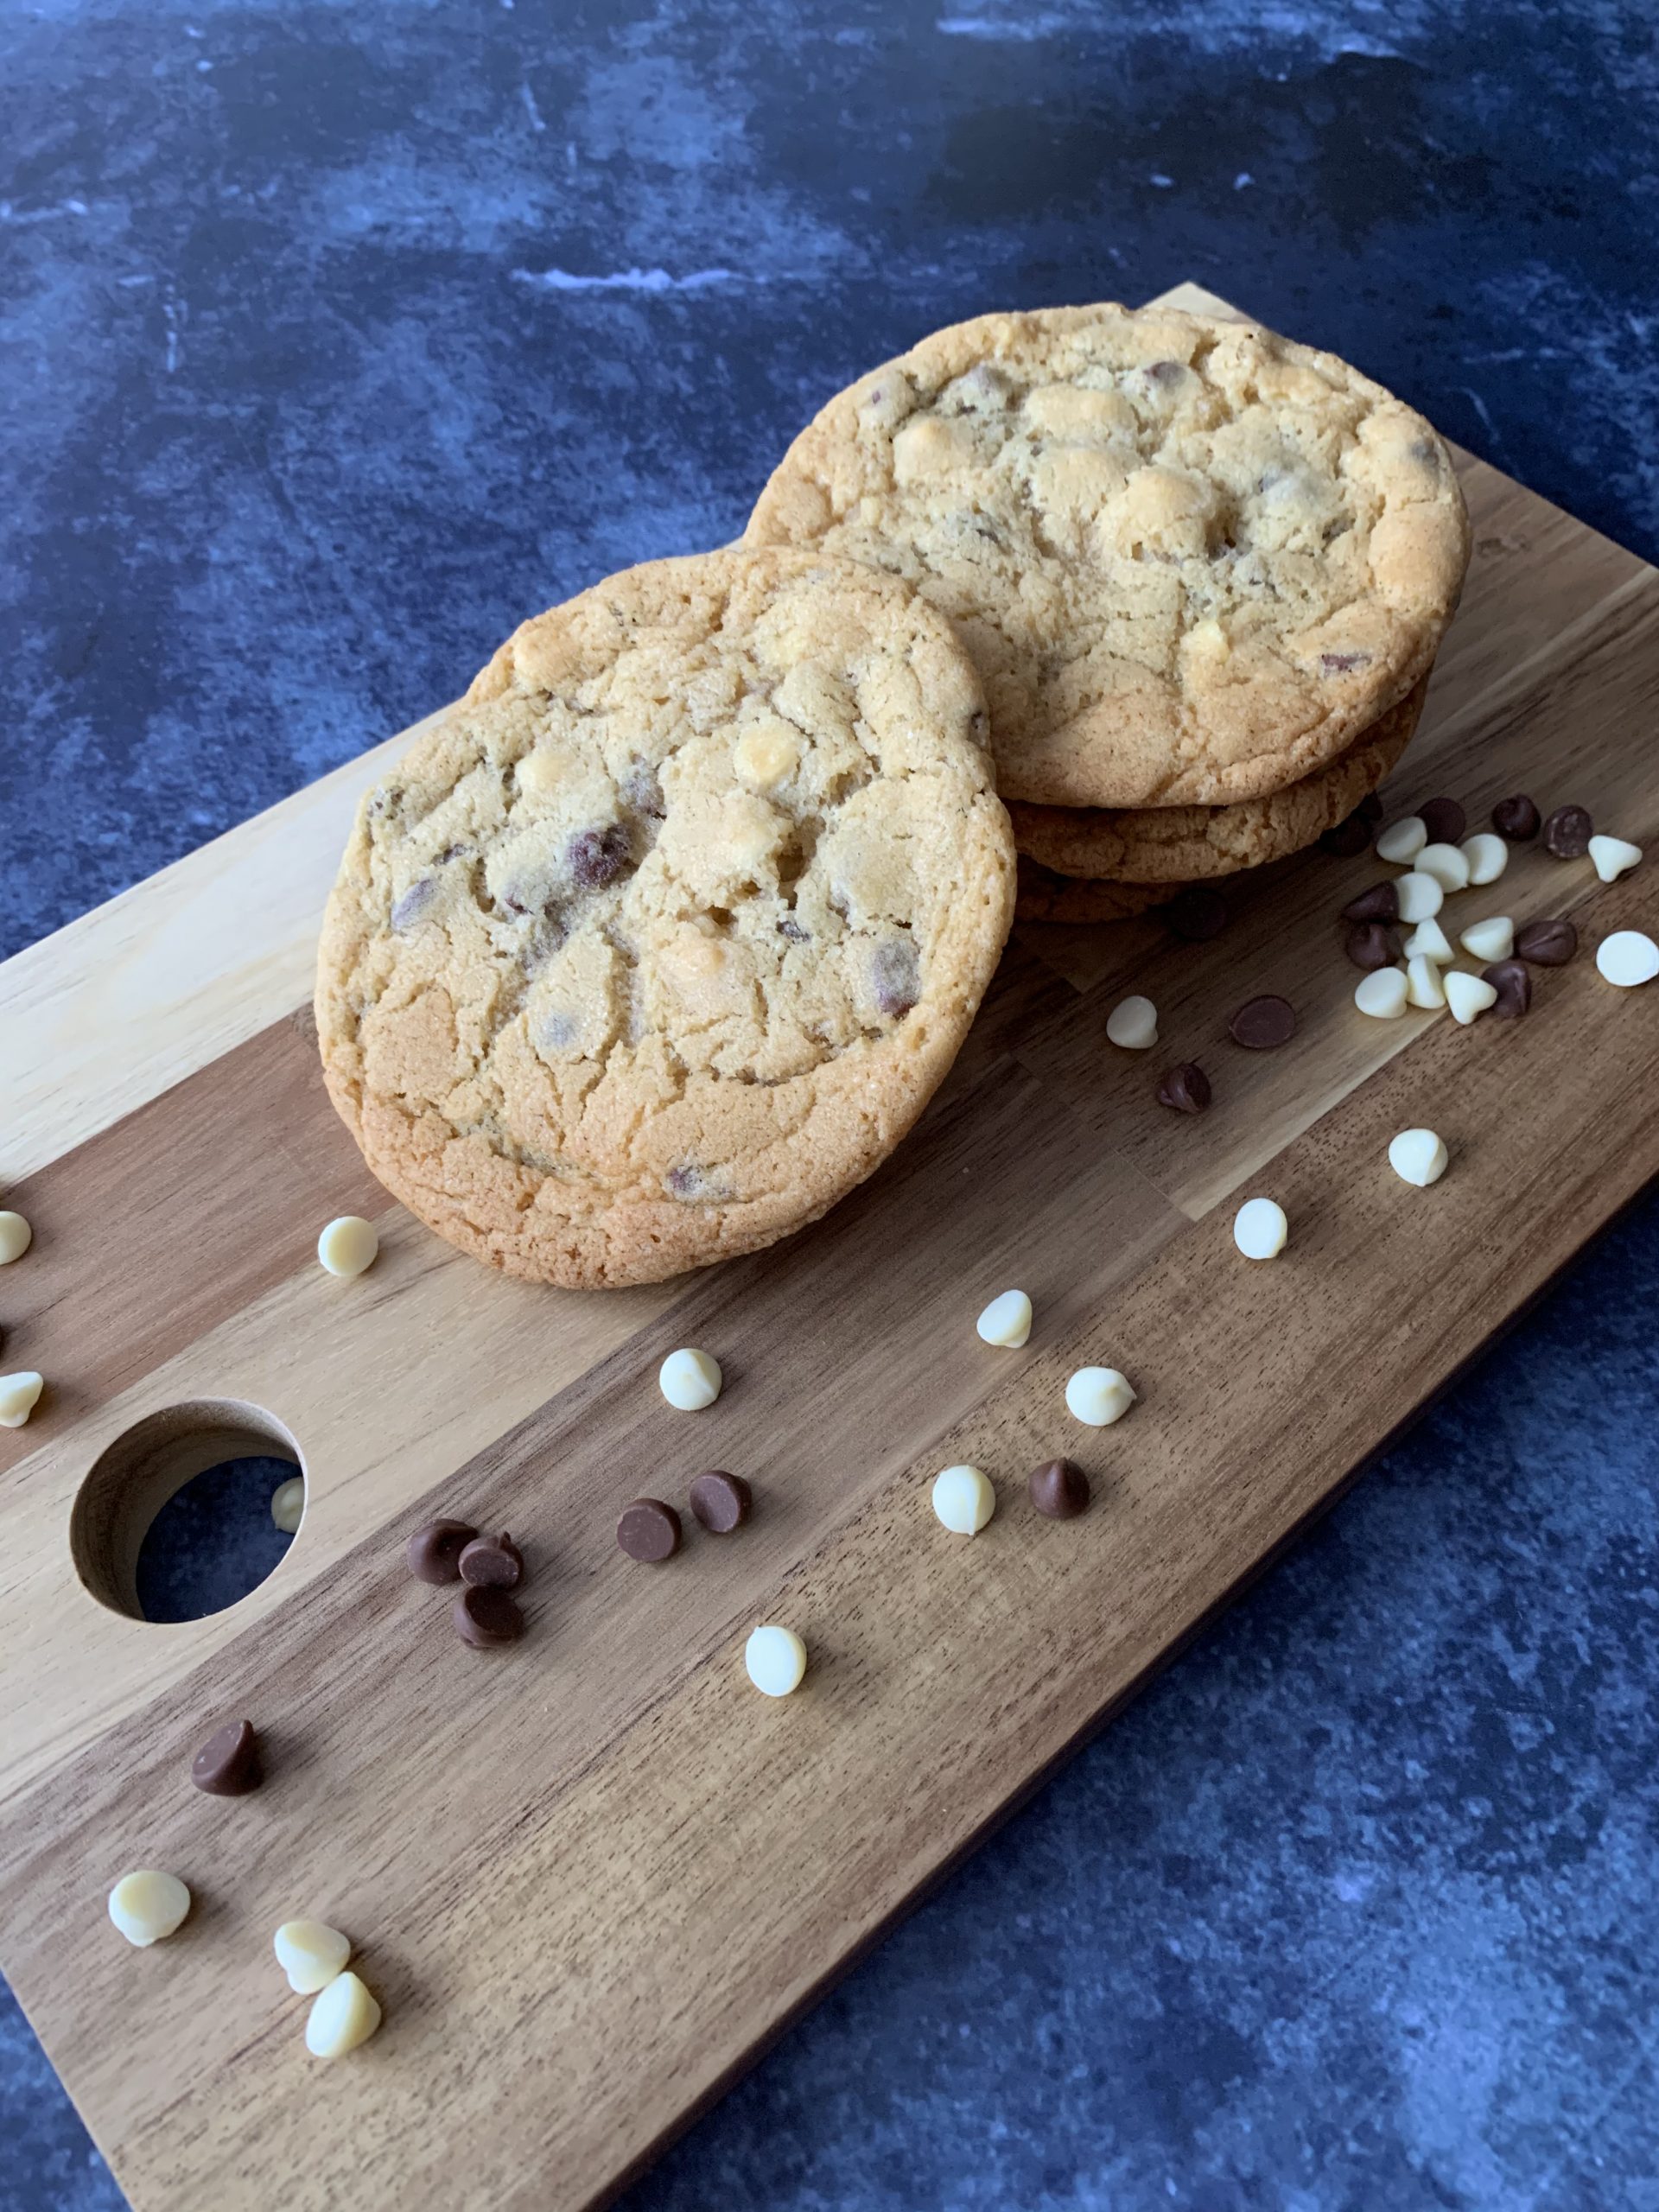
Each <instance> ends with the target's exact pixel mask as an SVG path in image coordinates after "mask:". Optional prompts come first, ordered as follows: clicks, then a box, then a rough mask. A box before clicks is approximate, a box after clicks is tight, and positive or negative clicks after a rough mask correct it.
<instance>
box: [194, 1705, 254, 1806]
mask: <svg viewBox="0 0 1659 2212" xmlns="http://www.w3.org/2000/svg"><path fill="white" fill-rule="evenodd" d="M190 1779H191V1781H192V1782H194V1783H195V1785H196V1787H197V1789H205V1790H206V1791H207V1795H208V1796H210V1797H245V1796H247V1794H248V1792H249V1790H251V1789H257V1788H258V1787H259V1784H260V1783H261V1781H262V1780H263V1779H264V1777H263V1776H262V1775H261V1773H260V1770H259V1738H257V1736H256V1735H255V1734H254V1732H253V1723H252V1722H251V1720H227V1721H226V1724H225V1726H223V1727H222V1728H216V1729H215V1730H214V1731H213V1734H212V1735H211V1736H210V1737H209V1738H207V1742H206V1743H205V1744H204V1745H202V1747H201V1749H200V1751H198V1752H197V1753H196V1756H195V1757H194V1758H193V1759H192V1760H191V1762H190Z"/></svg>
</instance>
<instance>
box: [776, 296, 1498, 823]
mask: <svg viewBox="0 0 1659 2212" xmlns="http://www.w3.org/2000/svg"><path fill="white" fill-rule="evenodd" d="M747 538H748V541H749V542H750V543H767V544H795V545H817V546H821V547H822V548H823V549H824V550H826V551H829V552H833V553H836V554H841V555H844V556H849V557H850V558H852V559H855V560H857V561H861V562H864V563H868V564H869V565H870V566H872V567H874V568H878V569H887V570H888V571H890V572H892V573H893V574H895V575H902V576H905V577H906V578H908V579H909V580H910V581H911V582H913V583H914V584H915V585H916V586H917V588H918V589H919V590H920V591H921V592H922V593H923V594H925V597H926V598H927V599H929V600H930V601H931V602H932V604H933V605H934V606H935V607H939V608H940V609H942V610H943V612H944V613H946V614H948V615H949V616H950V619H951V620H952V622H953V623H954V624H955V625H956V626H957V632H958V634H959V635H960V637H961V638H962V639H963V642H964V644H965V645H967V647H968V649H969V652H971V653H972V655H973V657H974V660H975V663H976V666H977V667H978V669H979V671H980V674H981V676H982V678H983V679H984V683H985V690H986V695H987V697H988V701H989V704H990V709H991V726H992V744H993V748H994V750H995V755H996V764H997V780H998V785H999V788H1000V789H1001V792H1002V795H1003V797H1004V798H1013V799H1022V800H1026V801H1027V802H1029V803H1031V804H1036V805H1046V806H1091V807H1146V806H1178V805H1179V806H1186V805H1196V806H1218V805H1230V804H1233V803H1235V802H1236V801H1237V800H1240V799H1249V798H1261V797H1262V796H1264V795H1265V794H1266V793H1268V792H1269V791H1279V790H1281V789H1282V788H1283V787H1284V786H1285V785H1287V784H1293V783H1295V782H1296V781H1298V780H1299V779H1300V778H1302V777H1305V776H1308V775H1311V774H1313V772H1315V771H1316V770H1318V769H1319V768H1321V767H1323V766H1325V765H1326V764H1327V763H1329V762H1331V761H1332V760H1335V759H1336V758H1337V757H1338V755H1339V754H1340V753H1344V752H1345V751H1346V750H1347V749H1348V748H1349V747H1351V745H1352V744H1353V742H1354V741H1355V739H1356V738H1357V736H1358V734H1359V733H1360V732H1361V731H1362V730H1363V729H1364V728H1366V727H1367V726H1368V725H1369V724H1370V723H1372V722H1374V721H1376V720H1377V718H1378V716H1379V715H1383V713H1385V712H1386V711H1387V710H1388V709H1389V708H1390V707H1392V706H1393V705H1394V704H1395V702H1396V701H1398V700H1400V699H1402V697H1403V696H1405V694H1406V693H1407V692H1408V691H1409V690H1411V689H1412V687H1413V685H1414V684H1415V683H1417V682H1418V681H1419V679H1420V678H1421V677H1423V676H1425V675H1426V674H1427V671H1428V669H1429V666H1430V664H1431V663H1432V662H1433V658H1434V653H1435V650H1436V648H1437V646H1438V645H1439V644H1440V637H1441V634H1442V632H1444V630H1445V628H1446V624H1447V622H1448V621H1449V620H1451V617H1452V611H1453V609H1454V608H1455V607H1456V605H1457V601H1458V594H1459V589H1460V588H1461V586H1462V582H1463V575H1464V570H1465V566H1466V565H1467V562H1468V554H1469V525H1468V518H1467V516H1466V514H1465V508H1464V503H1463V497H1462V494H1461V493H1460V491H1459V487H1458V483H1457V479H1456V477H1455V475H1454V474H1453V471H1452V460H1451V456H1450V454H1449V453H1448V452H1447V450H1446V446H1445V444H1444V443H1443V442H1442V441H1441V440H1440V438H1439V437H1438V436H1437V435H1436V434H1435V432H1434V431H1433V429H1431V428H1430V427H1429V425H1428V423H1426V422H1425V421H1424V420H1423V418H1422V416H1421V415H1418V414H1415V413H1414V412H1413V410H1411V409H1410V408H1408V407H1407V406H1404V405H1402V403H1401V402H1400V401H1399V400H1397V399H1395V398H1393V397H1390V396H1389V393H1388V392H1386V391H1383V388H1382V386H1381V385H1376V384H1373V383H1372V382H1371V381H1370V378H1366V377H1363V376H1361V375H1360V374H1359V373H1358V372H1357V371H1356V370H1354V369H1351V368H1350V367H1349V366H1348V365H1347V364H1346V363H1345V362H1344V361H1340V360H1338V359H1336V357H1335V356H1334V355H1332V354H1330V353H1316V352H1314V351H1313V349H1312V348H1311V347H1308V346H1297V345H1294V344H1291V343H1289V342H1288V341H1287V340H1284V339H1281V338H1278V337H1275V336H1274V335H1273V334H1271V333H1270V332H1268V331H1265V330H1262V329H1259V328H1257V327H1254V326H1253V325H1249V324H1243V323H1235V322H1230V321H1218V320H1211V319H1209V318H1205V317H1202V316H1198V315H1185V314H1180V313H1178V312H1176V311H1174V310H1173V309H1170V308H1145V309H1142V310H1141V311H1139V312H1136V311H1134V310H1132V309H1129V308H1122V307H1117V306H1112V305H1105V306H1099V307H1085V308H1045V309H1041V310H1039V311H1038V312H1036V313H1033V314H1023V315H982V316H980V317H978V318H977V319H976V320H975V321H971V322H964V323H958V324H956V325H955V326H953V327H951V328H950V329H947V330H942V331H938V332H936V333H935V334H933V335H932V336H931V338H926V339H924V340H923V341H922V342H921V344H920V345H919V346H915V347H914V348H913V349H912V351H911V352H910V353H906V354H904V355H902V356H901V357H900V358H899V359H897V360H894V361H889V362H888V363H887V365H886V366H885V367H883V368H880V369H876V370H875V371H874V372H872V373H871V374H870V375H868V376H867V377H863V378H861V379H860V380H859V382H858V383H857V384H855V385H853V386H851V387H850V388H849V390H847V391H843V392H842V393H841V394H839V396H838V397H836V398H834V399H832V400H831V401H830V402H829V405H828V406H827V407H825V408H824V409H823V412H822V413H821V414H820V415H819V416H817V419H816V420H815V421H814V422H813V423H810V424H809V426H808V427H807V429H804V431H802V433H801V435H799V437H798V438H797V439H796V441H795V442H794V444H793V445H792V446H791V448H790V449H789V451H788V453H787V454H785V457H784V459H783V461H781V462H780V463H779V467H778V468H777V470H776V471H775V472H774V474H773V475H772V480H771V481H770V482H769V483H768V484H767V486H766V489H765V491H764V492H763V493H761V495H760V502H759V504H758V505H757V506H756V508H755V511H754V513H753V517H752V518H751V520H750V523H749V525H748V530H747Z"/></svg>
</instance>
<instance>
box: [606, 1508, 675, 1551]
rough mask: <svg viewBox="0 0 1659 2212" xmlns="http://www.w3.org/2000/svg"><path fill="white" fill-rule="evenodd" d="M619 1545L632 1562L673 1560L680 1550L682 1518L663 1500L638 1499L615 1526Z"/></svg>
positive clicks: (625, 1510) (626, 1509) (624, 1512)
mask: <svg viewBox="0 0 1659 2212" xmlns="http://www.w3.org/2000/svg"><path fill="white" fill-rule="evenodd" d="M616 1541H617V1542H618V1543H619V1545H620V1547H621V1548H622V1549H623V1550H624V1551H625V1552H626V1554H627V1555H628V1557H629V1558H630V1559H641V1560H648V1561H650V1562H652V1563H653V1564H654V1563H655V1562H656V1561H657V1560H664V1559H672V1558H673V1556H674V1554H675V1553H676V1552H677V1551H678V1549H679V1548H680V1516H679V1515H678V1514H677V1512H676V1511H675V1510H674V1509H673V1507H672V1506H671V1505H664V1503H663V1501H662V1500H661V1498H660V1497H636V1498H635V1499H634V1501H633V1503H632V1505H630V1506H627V1507H626V1508H625V1509H624V1510H623V1514H622V1518H621V1519H620V1521H619V1522H617V1524H616Z"/></svg>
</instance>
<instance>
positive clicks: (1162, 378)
mask: <svg viewBox="0 0 1659 2212" xmlns="http://www.w3.org/2000/svg"><path fill="white" fill-rule="evenodd" d="M1185 374H1186V367H1185V363H1184V362H1181V361H1151V362H1148V363H1147V377H1148V378H1150V379H1151V381H1152V382H1153V383H1154V384H1160V385H1163V386H1164V387H1165V389H1166V390H1167V389H1168V388H1169V386H1170V385H1177V384H1179V382H1180V380H1181V378H1183V377H1184V376H1185Z"/></svg>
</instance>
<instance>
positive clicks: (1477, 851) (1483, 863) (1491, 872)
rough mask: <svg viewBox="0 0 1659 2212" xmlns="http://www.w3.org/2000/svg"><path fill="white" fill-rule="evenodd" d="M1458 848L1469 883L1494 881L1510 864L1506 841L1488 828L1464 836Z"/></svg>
mask: <svg viewBox="0 0 1659 2212" xmlns="http://www.w3.org/2000/svg"><path fill="white" fill-rule="evenodd" d="M1458 850H1459V852H1460V853H1461V854H1462V855H1463V857H1464V859H1465V861H1466V862H1467V864H1468V868H1469V880H1470V882H1471V883H1477V884H1478V883H1496V882H1497V879H1498V877H1499V876H1500V875H1502V874H1503V871H1504V869H1505V868H1508V866H1509V864H1510V848H1509V845H1508V842H1506V840H1505V839H1503V838H1502V837H1499V836H1495V835H1494V834H1493V832H1492V831H1491V830H1490V829H1478V830H1477V831H1476V832H1475V834H1474V836H1472V837H1465V839H1464V841H1463V842H1462V843H1461V844H1460V845H1459V847H1458Z"/></svg>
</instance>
